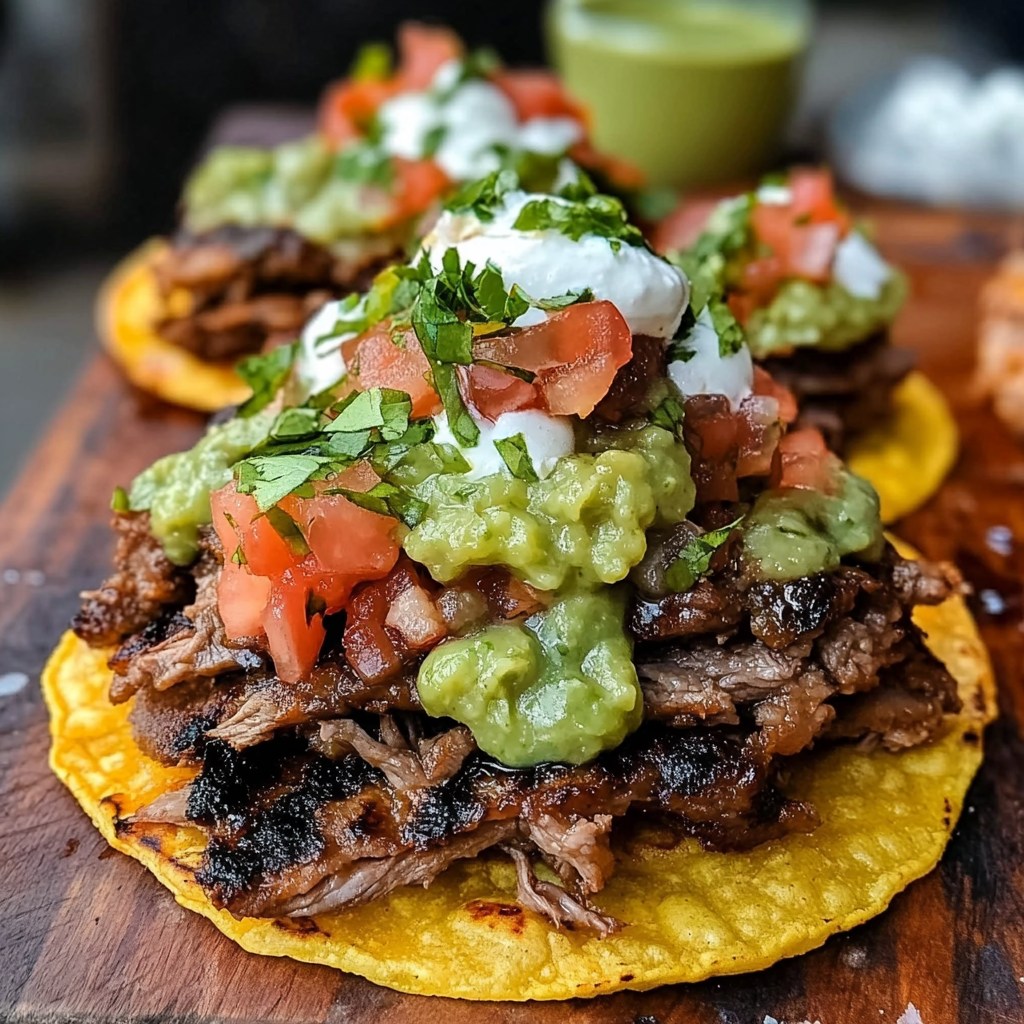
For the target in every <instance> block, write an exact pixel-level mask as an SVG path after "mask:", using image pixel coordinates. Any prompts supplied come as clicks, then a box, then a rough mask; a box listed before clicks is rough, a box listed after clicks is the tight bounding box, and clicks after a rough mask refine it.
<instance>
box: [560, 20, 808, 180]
mask: <svg viewBox="0 0 1024 1024" xmlns="http://www.w3.org/2000/svg"><path fill="white" fill-rule="evenodd" d="M809 29H810V15H809V11H808V7H807V6H806V4H805V3H804V2H803V0H718V2H716V0H553V2H552V3H551V4H550V6H549V8H548V12H547V30H548V43H549V46H550V49H551V52H552V56H553V59H554V62H555V64H556V65H557V67H558V69H559V71H560V72H561V73H562V75H563V76H564V78H565V81H566V84H567V86H568V88H569V90H570V91H571V92H572V93H573V94H574V95H575V96H577V97H578V98H579V99H580V100H582V101H583V102H584V103H585V104H586V105H587V106H588V107H589V109H590V112H591V115H592V117H593V126H592V127H593V139H594V143H595V144H596V145H597V146H598V147H599V148H601V149H603V150H606V151H608V152H610V153H613V154H615V155H616V156H620V157H623V158H624V159H627V160H629V161H631V162H632V163H634V164H636V165H637V166H639V167H640V168H641V170H643V171H644V172H645V173H646V174H647V176H648V178H649V180H650V183H651V184H653V185H674V186H678V187H683V186H687V185H693V184H701V183H707V182H714V181H724V180H728V179H732V178H739V177H745V176H749V175H752V174H754V173H756V172H758V171H759V170H761V169H762V168H763V167H764V166H765V165H766V164H767V163H768V162H769V161H770V160H771V159H772V157H773V156H774V155H775V152H776V150H777V148H778V144H779V142H780V139H781V136H782V131H783V128H784V127H785V122H786V118H787V115H788V114H789V111H790V108H791V106H792V103H793V100H794V98H795V96H796V88H797V77H798V72H799V63H800V57H801V56H802V54H803V52H804V50H805V49H806V47H807V42H808V35H809Z"/></svg>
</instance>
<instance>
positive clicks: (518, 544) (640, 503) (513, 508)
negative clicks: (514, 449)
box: [404, 426, 694, 590]
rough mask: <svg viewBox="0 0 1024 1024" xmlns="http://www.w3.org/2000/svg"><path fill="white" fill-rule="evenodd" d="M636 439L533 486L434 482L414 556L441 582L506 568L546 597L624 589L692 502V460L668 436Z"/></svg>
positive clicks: (498, 478) (412, 544) (572, 463)
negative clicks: (659, 534)
mask: <svg viewBox="0 0 1024 1024" xmlns="http://www.w3.org/2000/svg"><path fill="white" fill-rule="evenodd" d="M632 441H633V445H634V447H632V448H631V450H622V449H617V448H616V449H611V450H609V451H605V452H601V453H600V454H598V455H571V456H568V457H566V458H563V459H560V460H559V462H558V464H557V465H556V466H555V469H554V471H553V472H552V473H551V475H550V476H548V477H547V478H546V479H544V480H540V481H537V482H534V483H527V482H525V481H523V480H519V479H516V478H515V477H510V476H506V475H504V474H497V475H494V476H488V477H485V478H484V479H482V480H476V481H471V480H466V479H465V477H463V476H459V475H437V476H433V477H430V478H428V479H427V480H426V481H425V482H424V483H423V484H422V485H421V486H420V488H419V490H420V496H421V497H422V498H423V499H424V500H425V501H426V502H427V505H428V509H427V512H426V514H425V516H424V518H423V520H422V521H421V522H420V523H419V525H418V526H416V527H415V528H414V529H413V530H412V531H411V532H410V533H409V535H408V536H407V537H406V539H405V544H404V546H405V550H406V553H407V554H408V555H409V556H410V557H411V558H413V559H414V560H416V561H417V562H421V563H422V564H423V565H425V566H426V567H427V569H428V570H429V571H430V574H431V575H432V576H433V577H434V579H436V580H439V581H440V582H442V583H446V582H448V581H450V580H454V579H456V578H457V577H458V576H460V575H461V574H462V573H463V572H464V571H465V570H466V569H468V568H469V567H470V566H474V565H504V566H507V567H508V568H509V569H511V570H512V571H513V572H514V573H515V574H516V575H517V576H519V577H520V578H522V579H523V580H525V581H526V582H527V583H529V584H531V585H532V586H535V587H537V588H539V589H541V590H557V589H559V588H560V587H562V586H563V585H565V584H566V582H567V581H569V580H570V579H573V578H579V579H580V580H581V581H582V582H583V583H586V584H602V583H603V584H610V583H616V582H618V581H619V580H622V579H624V578H625V576H626V574H627V573H628V572H629V570H630V569H631V568H632V567H633V566H634V565H636V564H637V562H639V561H640V559H641V558H643V556H644V552H645V551H646V550H647V538H646V534H645V531H646V530H647V528H648V527H649V526H652V525H662V526H663V525H669V524H671V523H675V522H679V521H680V520H681V519H683V518H684V517H685V515H686V513H687V512H689V510H690V509H691V508H692V507H693V500H694V486H693V481H692V480H691V478H690V459H689V456H688V455H687V453H686V449H685V448H684V447H683V445H681V444H679V443H677V442H676V441H675V439H674V437H673V435H672V434H671V433H670V432H669V431H667V430H663V429H662V428H660V427H653V426H652V427H646V428H644V429H643V430H641V431H638V432H636V433H635V434H634V435H633V437H632Z"/></svg>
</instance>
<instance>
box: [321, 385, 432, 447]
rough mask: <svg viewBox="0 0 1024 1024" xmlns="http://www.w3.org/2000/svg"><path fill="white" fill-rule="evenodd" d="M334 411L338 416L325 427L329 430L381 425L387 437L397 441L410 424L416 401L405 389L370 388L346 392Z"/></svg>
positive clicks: (350, 430)
mask: <svg viewBox="0 0 1024 1024" xmlns="http://www.w3.org/2000/svg"><path fill="white" fill-rule="evenodd" d="M333 411H336V412H337V416H335V418H334V419H333V420H331V421H330V422H329V423H328V424H326V426H325V427H324V428H323V429H324V431H325V432H326V433H328V434H334V433H346V434H351V433H363V432H365V431H369V430H373V429H377V430H379V431H380V435H381V437H382V438H383V439H384V440H385V441H394V440H395V438H398V437H401V436H402V434H404V433H405V431H406V429H407V428H408V426H409V414H410V413H411V411H412V401H411V399H410V398H409V396H408V395H407V394H406V393H405V392H404V391H395V390H393V389H391V388H370V389H369V390H367V391H358V392H355V393H354V394H352V395H348V396H346V397H345V398H344V399H342V401H341V402H339V403H338V405H336V406H334V409H333Z"/></svg>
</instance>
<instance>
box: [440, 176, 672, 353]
mask: <svg viewBox="0 0 1024 1024" xmlns="http://www.w3.org/2000/svg"><path fill="white" fill-rule="evenodd" d="M539 199H543V200H546V201H548V202H555V203H564V204H566V205H571V204H570V202H569V200H566V199H561V198H558V197H555V196H537V195H531V194H528V193H526V192H519V191H515V192H509V193H508V194H507V195H506V196H505V200H504V203H503V204H502V206H501V207H499V208H498V209H497V210H495V212H494V217H493V218H492V219H491V220H486V221H484V220H480V219H479V218H478V217H476V216H475V215H473V214H458V213H451V212H450V211H446V212H445V213H443V214H442V215H441V217H440V219H439V220H438V222H437V224H436V225H435V226H434V229H433V230H432V231H431V232H430V234H429V235H427V237H426V238H425V239H424V241H423V248H424V250H425V251H426V252H427V253H428V254H429V257H430V263H431V266H433V267H434V269H435V270H440V269H441V260H442V259H443V257H444V254H445V251H446V250H448V249H455V250H457V252H458V254H459V259H460V260H461V262H462V264H463V266H465V264H466V263H473V264H474V265H475V266H477V267H483V266H485V265H486V263H487V261H488V260H490V261H491V262H492V263H494V265H495V266H497V267H498V269H499V270H500V271H501V277H502V280H503V282H504V284H505V287H506V289H511V288H512V286H513V285H515V284H517V285H519V287H520V288H522V289H523V290H524V291H525V292H526V293H527V294H528V295H530V296H531V297H532V298H535V299H547V298H551V297H553V296H555V295H564V294H565V293H566V292H572V291H582V290H583V289H586V288H589V289H590V290H591V291H592V292H593V294H594V297H595V298H596V299H607V300H608V301H609V302H611V303H613V304H614V305H615V307H616V308H617V309H618V311H619V312H620V313H621V314H622V316H623V318H624V319H625V321H626V323H627V324H629V328H630V330H631V331H632V332H633V334H644V335H648V336H650V337H653V338H671V337H672V336H673V335H674V334H675V332H676V329H677V328H678V327H679V321H680V320H681V319H682V316H683V312H684V310H685V309H686V303H687V299H688V297H689V284H688V282H687V280H686V278H685V276H684V275H683V274H682V272H681V271H679V270H678V269H677V268H676V267H673V266H672V265H671V264H669V263H666V262H665V261H664V260H663V259H661V258H660V257H658V256H655V255H654V253H652V252H651V251H650V250H648V249H646V248H644V247H643V246H635V245H627V244H626V243H624V242H623V243H621V244H619V245H618V246H617V247H615V246H613V245H612V243H611V241H610V240H609V239H607V238H601V237H599V236H597V235H584V236H583V237H582V238H580V239H578V240H575V241H574V240H573V239H571V238H569V237H568V236H566V235H563V234H562V233H561V232H560V231H558V230H556V229H554V228H546V229H543V230H531V231H524V230H521V229H519V228H516V227H513V225H514V223H515V221H516V218H517V217H518V216H519V214H520V212H521V211H522V209H523V207H524V206H526V204H527V203H530V202H532V201H534V200H539ZM546 316H547V314H546V313H545V312H544V311H543V310H540V309H533V308H531V309H529V310H527V311H526V313H524V314H523V315H522V316H521V317H519V319H518V320H516V321H515V326H517V327H525V326H527V325H529V324H535V323H540V322H541V321H542V320H544V319H545V317H546Z"/></svg>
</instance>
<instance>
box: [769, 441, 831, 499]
mask: <svg viewBox="0 0 1024 1024" xmlns="http://www.w3.org/2000/svg"><path fill="white" fill-rule="evenodd" d="M838 467H839V460H838V458H837V457H836V456H835V455H833V454H832V452H830V451H829V450H828V447H827V446H826V444H825V439H824V438H823V437H822V436H821V431H819V430H816V429H814V428H813V427H808V428H804V429H803V430H794V431H793V432H792V433H791V434H787V435H786V436H785V437H784V438H782V440H781V441H780V442H779V447H778V452H777V454H776V457H775V466H774V467H773V472H772V483H773V486H775V487H798V488H804V489H806V490H811V491H825V492H829V491H831V490H832V488H833V486H834V484H835V479H836V470H837V468H838Z"/></svg>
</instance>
